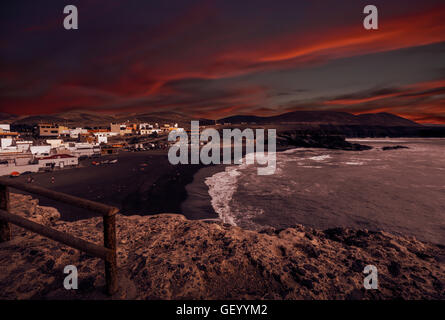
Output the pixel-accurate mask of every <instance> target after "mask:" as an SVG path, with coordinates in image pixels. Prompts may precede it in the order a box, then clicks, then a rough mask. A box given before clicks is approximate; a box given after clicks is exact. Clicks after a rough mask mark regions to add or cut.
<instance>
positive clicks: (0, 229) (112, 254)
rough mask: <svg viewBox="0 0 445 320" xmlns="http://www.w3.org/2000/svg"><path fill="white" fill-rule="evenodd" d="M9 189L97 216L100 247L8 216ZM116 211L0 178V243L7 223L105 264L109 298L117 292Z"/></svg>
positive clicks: (8, 231) (6, 238) (5, 235)
mask: <svg viewBox="0 0 445 320" xmlns="http://www.w3.org/2000/svg"><path fill="white" fill-rule="evenodd" d="M10 187H12V188H15V189H18V190H22V191H26V192H29V193H33V194H38V195H41V196H44V197H46V198H49V199H53V200H57V201H60V202H64V203H67V204H71V205H73V206H76V207H81V208H84V209H87V210H91V211H95V212H98V213H101V214H102V216H103V225H104V247H102V246H99V245H97V244H95V243H92V242H88V241H85V240H83V239H80V238H77V237H74V236H71V235H69V234H66V233H63V232H60V231H58V230H55V229H52V228H49V227H46V226H44V225H41V224H38V223H35V222H33V221H30V220H28V219H25V218H23V217H20V216H17V215H14V214H11V213H10V212H9V209H10V208H9V188H10ZM118 211H119V209H117V208H115V207H111V206H107V205H105V204H102V203H98V202H95V201H91V200H87V199H83V198H79V197H75V196H71V195H68V194H65V193H61V192H57V191H52V190H49V189H46V188H42V187H39V186H33V185H29V184H25V183H22V182H19V181H14V180H11V179H5V178H0V242H4V241H9V240H11V228H10V226H9V223H13V224H15V225H18V226H20V227H22V228H25V229H27V230H30V231H32V232H35V233H37V234H40V235H42V236H45V237H48V238H50V239H52V240H55V241H57V242H60V243H63V244H65V245H68V246H70V247H73V248H75V249H78V250H81V251H84V252H86V253H88V254H91V255H92V256H95V257H99V258H101V259H103V260H104V262H105V280H106V287H107V288H106V289H107V293H108V294H110V295H112V294H114V293H116V291H117V259H116V213H117V212H118Z"/></svg>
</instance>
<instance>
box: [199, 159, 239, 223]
mask: <svg viewBox="0 0 445 320" xmlns="http://www.w3.org/2000/svg"><path fill="white" fill-rule="evenodd" d="M238 167H239V166H230V167H226V169H225V171H222V172H218V173H216V174H214V175H213V176H211V177H208V178H206V179H205V184H206V185H207V186H208V187H209V195H210V197H211V199H212V200H211V203H212V207H213V209H214V210H215V211H216V213H217V214H218V216H219V218H220V219H221V220H222V221H223V222H224V223H229V224H231V225H236V223H235V218H234V217H233V215H232V212H231V208H230V201H231V200H232V196H233V193H234V192H235V190H236V186H237V180H238V178H237V177H238V176H239V175H240V172H239V171H238V169H239V168H238Z"/></svg>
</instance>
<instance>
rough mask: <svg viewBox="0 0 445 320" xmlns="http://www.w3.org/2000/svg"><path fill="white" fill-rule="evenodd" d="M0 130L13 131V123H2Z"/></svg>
mask: <svg viewBox="0 0 445 320" xmlns="http://www.w3.org/2000/svg"><path fill="white" fill-rule="evenodd" d="M0 131H1V132H10V131H11V125H9V124H0Z"/></svg>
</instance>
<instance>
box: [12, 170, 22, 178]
mask: <svg viewBox="0 0 445 320" xmlns="http://www.w3.org/2000/svg"><path fill="white" fill-rule="evenodd" d="M19 175H20V172H18V171H13V172H11V174H10V176H11V177H18V176H19Z"/></svg>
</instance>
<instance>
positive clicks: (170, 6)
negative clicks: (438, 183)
mask: <svg viewBox="0 0 445 320" xmlns="http://www.w3.org/2000/svg"><path fill="white" fill-rule="evenodd" d="M68 4H74V5H76V6H77V8H78V10H79V29H78V30H70V31H68V30H65V29H64V28H63V19H64V14H63V8H64V6H65V5H68ZM367 4H374V5H375V6H376V7H377V8H378V9H379V30H365V29H364V28H363V24H362V23H363V18H364V17H365V15H364V14H363V13H362V12H363V8H364V7H365V5H367ZM0 26H1V28H0V111H2V112H9V113H14V114H20V115H25V114H42V113H58V112H63V111H69V110H86V111H95V112H104V113H120V112H158V111H177V112H182V113H186V114H189V115H191V116H194V117H207V118H213V119H214V118H220V117H224V116H229V115H233V114H256V115H275V114H279V113H283V112H288V111H294V110H336V111H347V112H352V113H355V114H358V113H367V112H391V113H395V114H399V115H401V116H404V117H407V118H410V119H412V120H416V121H419V122H424V123H445V59H444V58H445V4H444V2H443V0H441V1H433V0H424V1H412V0H403V1H401V0H400V1H394V0H373V1H369V0H368V1H361V0H354V1H342V0H335V1H330V0H323V1H314V0H311V1H309V0H308V1H298V0H290V1H283V0H242V1H241V0H236V1H235V0H168V1H161V0H157V1H152V0H140V1H137V0H128V1H109V0H79V1H75V0H70V1H61V0H54V1H49V0H39V1H24V0H15V1H7V2H5V3H4V4H2V5H1V10H0Z"/></svg>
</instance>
